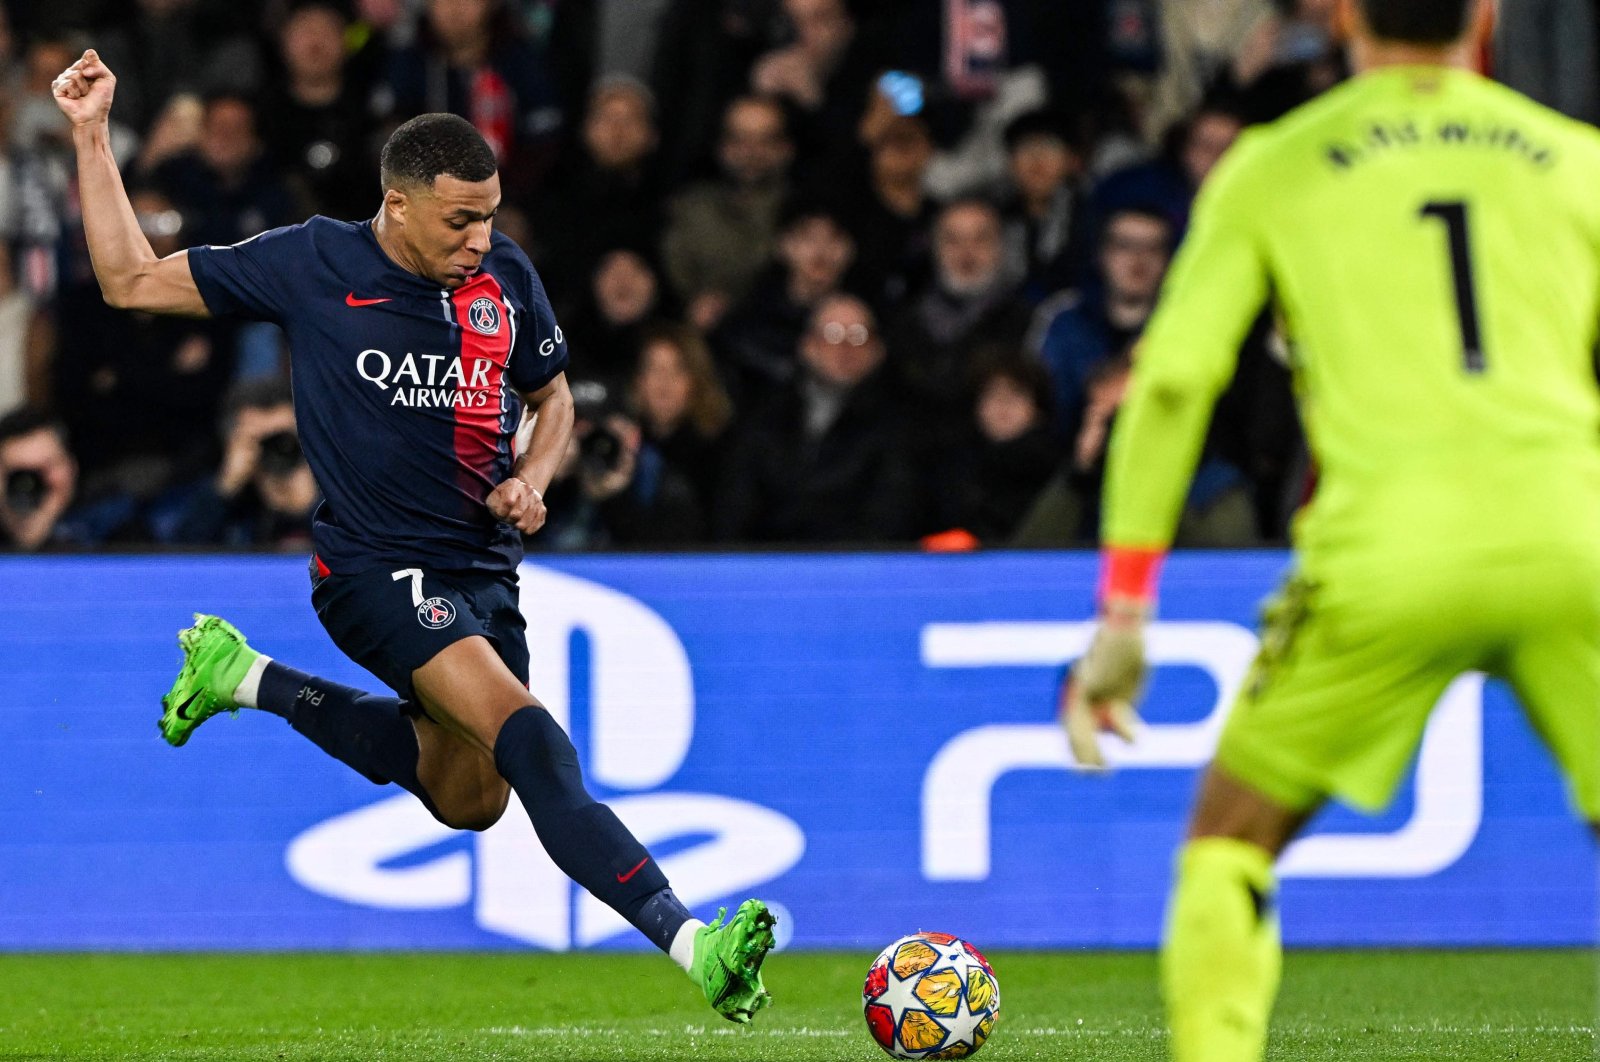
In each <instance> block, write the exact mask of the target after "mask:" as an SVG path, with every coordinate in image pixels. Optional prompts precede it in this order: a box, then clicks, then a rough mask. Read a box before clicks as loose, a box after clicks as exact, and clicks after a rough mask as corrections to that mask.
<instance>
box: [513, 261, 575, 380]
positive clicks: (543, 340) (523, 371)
mask: <svg viewBox="0 0 1600 1062" xmlns="http://www.w3.org/2000/svg"><path fill="white" fill-rule="evenodd" d="M524 267H525V269H526V270H527V275H526V279H525V281H524V284H523V291H522V292H521V295H522V304H523V305H524V306H525V307H527V310H526V313H525V318H524V320H523V321H521V322H520V323H519V326H518V328H517V338H516V341H515V343H514V344H513V345H512V347H511V371H510V376H511V385H512V386H513V387H515V388H516V389H517V390H518V391H519V392H521V393H522V394H525V395H526V394H532V393H533V392H534V391H537V390H539V389H540V388H541V387H543V386H544V385H545V384H547V383H549V382H550V381H551V380H554V379H555V378H556V377H557V376H559V375H561V374H562V373H563V372H565V371H566V370H567V337H566V335H565V334H563V333H562V331H561V326H560V325H559V324H557V323H556V314H555V311H554V310H552V309H551V308H550V296H548V295H546V294H545V291H544V282H543V281H541V280H540V279H539V274H538V273H537V272H535V271H534V268H533V265H532V264H531V263H528V262H527V261H526V260H525V259H524Z"/></svg>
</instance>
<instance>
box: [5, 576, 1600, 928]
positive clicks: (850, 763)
mask: <svg viewBox="0 0 1600 1062" xmlns="http://www.w3.org/2000/svg"><path fill="white" fill-rule="evenodd" d="M1284 564H1285V557H1284V556H1283V555H1281V554H1277V553H1246V554H1222V555H1180V556H1177V557H1174V558H1173V559H1172V561H1171V562H1170V563H1169V566H1168V572H1167V576H1166V579H1165V584H1164V595H1163V602H1162V616H1161V620H1160V622H1159V623H1158V624H1156V625H1155V626H1154V628H1153V629H1152V632H1151V641H1150V649H1151V656H1152V660H1153V662H1154V663H1155V664H1156V668H1155V672H1154V679H1153V682H1152V684H1151V689H1150V694H1149V697H1148V698H1147V702H1146V706H1145V720H1146V727H1145V729H1144V731H1143V733H1142V734H1141V737H1140V740H1139V741H1138V742H1137V743H1136V744H1134V745H1132V746H1129V747H1124V746H1121V745H1120V744H1119V743H1111V744H1109V745H1108V748H1107V751H1108V755H1109V756H1110V758H1111V759H1112V762H1113V764H1114V765H1115V769H1114V770H1113V771H1111V772H1109V773H1106V774H1098V775H1097V774H1085V773H1081V772H1078V771H1075V770H1073V769H1071V767H1070V765H1069V763H1068V758H1067V752H1066V746H1065V741H1064V739H1063V738H1062V735H1061V734H1060V732H1059V730H1058V728H1057V727H1056V725H1055V723H1054V722H1053V713H1054V698H1055V691H1056V686H1057V682H1058V680H1059V677H1060V675H1061V672H1062V668H1063V666H1064V664H1065V663H1066V662H1067V661H1068V660H1070V659H1071V658H1072V657H1073V656H1075V655H1076V654H1077V653H1079V652H1081V651H1082V649H1083V647H1084V645H1085V644H1086V641H1087V637H1088V633H1089V626H1088V624H1087V623H1086V622H1085V621H1086V619H1087V616H1088V613H1089V606H1090V596H1091V588H1092V585H1093V580H1094V577H1095V560H1094V558H1093V557H1091V556H1088V555H1082V554H985V555H971V556H933V557H928V556H916V555H892V556H884V555H838V556H720V557H690V556H684V557H642V556H641V557H614V556H608V557H573V558H561V559H548V560H545V559H541V560H540V561H538V562H537V563H528V564H526V565H524V567H523V571H522V588H523V589H522V607H523V611H524V613H525V614H526V616H527V618H528V621H529V642H530V648H531V649H532V654H533V661H534V664H533V681H532V687H533V690H534V692H535V693H536V694H537V695H538V696H539V697H540V699H541V700H542V701H543V702H544V703H545V704H546V705H547V706H548V707H549V708H550V710H551V711H552V712H553V713H554V714H555V715H556V716H557V717H558V718H560V719H561V720H562V721H563V722H564V723H566V724H567V725H568V727H569V728H570V730H571V732H572V734H573V738H574V742H575V744H576V745H577V747H578V749H579V750H580V753H581V754H582V755H583V757H584V761H585V766H586V769H587V771H588V776H589V779H590V781H591V788H592V789H594V790H595V791H596V792H597V794H601V795H603V798H604V799H606V800H607V801H608V802H609V803H611V805H612V806H613V807H614V808H615V809H616V811H617V813H618V814H619V815H620V816H621V817H622V818H623V819H624V820H625V821H626V822H627V823H628V824H629V825H630V826H631V827H632V828H633V829H634V831H635V832H636V833H637V834H638V835H639V836H640V838H641V839H642V840H644V841H645V843H646V844H648V845H650V846H651V847H652V849H653V851H654V852H655V853H656V855H657V857H658V859H659V860H660V863H661V865H662V867H663V869H664V870H665V871H666V872H667V874H668V876H669V877H670V878H671V879H672V881H673V883H674V887H675V888H676V889H677V891H678V893H679V894H680V895H681V896H683V897H684V898H685V900H686V901H687V902H688V903H689V904H690V905H691V906H692V907H694V908H695V910H696V911H697V912H698V913H702V914H706V915H709V914H710V913H711V912H712V911H713V910H714V908H715V907H716V906H717V905H719V904H724V903H729V902H736V901H737V900H738V899H739V898H740V897H742V896H744V895H749V894H758V895H761V896H763V897H765V898H770V899H771V900H772V901H774V903H775V904H776V905H778V906H780V907H781V909H782V911H783V912H784V918H783V925H784V926H786V927H787V928H788V931H789V932H792V934H793V939H792V943H793V945H794V946H815V947H846V946H849V947H855V946H866V945H871V946H877V945H878V944H881V943H882V942H884V941H887V940H890V939H893V938H894V937H896V936H899V935H901V934H903V933H906V932H910V931H912V930H915V929H919V928H926V929H941V930H947V931H951V932H957V933H960V934H962V935H964V936H969V937H971V938H972V939H974V940H977V941H981V942H982V943H983V945H984V946H986V947H997V948H998V947H1019V946H1050V947H1056V946H1072V947H1149V946H1152V945H1153V944H1154V943H1155V942H1156V940H1157V937H1158V932H1159V927H1160V921H1161V912H1162V906H1163V903H1164V900H1165V893H1166V888H1167V883H1168V879H1169V874H1170V867H1171V860H1172V855H1173V853H1174V850H1175V848H1176V846H1177V844H1178V842H1179V839H1180V837H1181V835H1182V830H1183V823H1184V819H1185V815H1186V811H1187V805H1188V802H1189V799H1190V796H1191V794H1192V791H1193V788H1194V784H1195V779H1196V770H1197V769H1198V767H1199V766H1200V765H1201V764H1203V763H1204V761H1205V760H1206V758H1207V755H1208V753H1209V750H1210V748H1211V747H1212V745H1213V743H1214V741H1215V737H1216V732H1217V728H1218V726H1219V724H1220V723H1221V721H1222V719H1223V716H1224V713H1225V712H1226V708H1227V703H1228V700H1229V698H1230V696H1231V693H1232V691H1233V690H1235V689H1236V688H1237V686H1238V683H1239V681H1240V680H1241V678H1242V676H1243V673H1244V669H1245V667H1246V665H1247V663H1248V661H1249V659H1250V656H1251V654H1252V652H1253V650H1254V647H1255V637H1254V634H1253V633H1252V631H1253V626H1254V616H1255V611H1256V607H1257V603H1258V601H1259V600H1260V598H1261V597H1262V596H1263V595H1264V594H1265V593H1266V592H1268V591H1269V590H1270V589H1271V587H1272V585H1273V584H1274V582H1275V581H1276V580H1277V579H1278V578H1279V576H1280V575H1281V572H1282V569H1283V566H1284ZM0 587H3V588H4V591H5V599H6V601H7V604H8V608H7V610H6V619H5V620H4V621H0V690H3V691H4V708H3V710H0V896H3V897H4V903H3V904H0V948H5V949H78V948H96V949H100V948H110V949H121V948H125V949H155V948H185V949H209V948H344V947H359V948H390V947H393V948H478V947H529V946H532V947H540V948H553V949H564V948H575V947H636V946H639V945H640V941H639V940H638V938H637V937H636V936H635V935H634V934H633V933H631V932H630V931H629V930H628V929H627V927H626V926H625V925H623V924H622V923H621V922H620V920H618V919H617V918H616V916H615V915H614V914H612V913H611V912H610V911H609V910H607V909H605V908H604V907H602V906H600V905H598V904H596V903H595V902H594V901H593V900H591V899H590V898H589V897H587V896H585V895H583V894H582V893H581V892H580V891H579V890H576V889H575V888H574V887H573V886H572V885H571V884H570V883H568V882H567V881H566V880H565V879H564V878H562V876H561V875H560V873H559V871H556V870H555V868H554V867H553V866H552V865H551V864H550V863H549V861H548V860H547V859H546V858H545V857H544V855H543V853H542V852H541V851H540V850H539V847H538V844H537V841H536V840H535V838H534V836H533V832H532V829H531V828H530V827H529V825H528V823H527V820H526V817H525V816H524V815H523V814H522V813H521V811H520V809H519V808H518V807H517V805H516V804H515V802H513V804H512V808H511V810H510V811H509V812H508V813H507V815H506V816H505V818H504V819H503V820H502V821H501V823H500V824H498V825H497V826H495V827H494V828H492V829H490V830H488V831H486V832H484V833H481V834H472V833H456V832H452V831H450V830H448V829H446V828H445V827H443V826H440V825H439V824H438V823H436V822H434V821H433V819H431V818H430V817H429V816H428V814H427V813H426V811H424V810H423V809H422V807H421V806H420V804H418V803H417V802H416V801H415V800H414V799H413V798H411V797H410V796H408V795H407V794H405V793H403V792H401V791H399V790H398V789H397V788H396V787H393V786H387V787H375V786H373V785H371V784H370V783H368V782H366V781H365V780H364V779H362V778H360V777H359V776H357V775H356V774H355V773H354V772H352V771H349V770H347V769H345V768H343V767H341V766H340V765H339V764H337V763H336V762H334V761H332V760H330V759H328V758H327V757H326V756H325V755H324V754H323V753H321V752H320V751H318V750H317V749H316V748H315V747H313V746H312V745H311V744H310V743H309V742H307V741H305V740H304V739H302V738H300V737H299V736H298V735H296V734H295V733H294V732H293V731H292V730H290V729H289V728H288V727H287V726H286V725H285V724H284V723H283V722H282V721H281V720H279V719H276V718H274V717H271V716H269V715H266V714H265V713H256V712H242V713H240V715H239V717H238V718H237V719H227V718H222V719H218V720H215V721H213V722H211V723H208V724H207V725H206V727H205V728H204V729H203V730H202V731H201V732H200V733H198V734H197V735H196V737H195V739H194V740H193V741H191V742H190V743H189V745H187V746H185V747H184V748H182V749H172V748H168V747H167V746H166V745H165V744H164V743H162V741H161V739H160V737H159V735H158V733H157V729H156V725H155V724H156V719H157V716H158V714H159V704H158V698H159V697H160V695H161V693H162V692H163V691H164V690H165V689H166V687H167V685H168V684H169V683H170V681H171V678H172V676H173V674H174V672H175V668H176V666H177V663H178V652H177V649H176V645H175V641H174V638H173V635H174V633H175V632H176V631H177V630H178V628H180V627H181V626H184V625H185V624H186V623H187V622H188V619H189V614H190V612H191V611H195V610H203V611H211V612H217V613H221V614H223V615H225V616H227V617H229V618H230V619H232V620H233V621H234V622H235V623H237V624H238V625H239V626H240V627H241V628H242V629H243V630H244V631H245V632H246V633H247V634H248V635H249V636H250V637H251V640H252V642H253V644H255V645H256V646H257V647H258V648H260V649H262V650H263V651H265V652H267V653H270V654H272V655H273V656H275V657H278V658H280V659H282V660H284V661H286V662H289V663H292V664H294V665H296V666H298V667H300V668H302V669H304V670H307V671H311V672H313V673H317V674H320V675H323V676H325V677H327V678H330V679H334V680H337V681H342V682H346V683H350V684H353V685H359V686H365V687H367V688H376V687H377V683H376V681H375V680H374V679H372V678H371V677H370V676H369V675H366V674H365V673H364V672H362V671H360V670H359V669H358V668H356V667H355V666H354V665H353V664H351V663H350V662H348V661H347V660H345V659H344V658H343V657H342V656H341V655H340V654H339V652H338V651H337V650H336V649H335V648H334V647H333V646H332V644H331V643H330V642H329V641H328V639H327V638H326V636H325V635H324V634H323V632H322V630H321V628H320V626H319V625H318V623H317V620H316V617H315V615H314V614H313V612H312V610H311V607H310V603H309V601H308V586H307V583H306V575H305V567H304V563H303V561H301V560H299V559H295V558H278V557H248V558H239V557H188V556H186V557H159V558H156V557H152V558H115V557H108V558H59V559H58V558H10V559H5V560H0ZM1281 869H1282V872H1283V880H1284V885H1283V901H1282V903H1283V912H1284V926H1285V937H1286V940H1287V941H1288V942H1289V943H1290V944H1291V945H1409V944H1416V945H1524V944H1593V943H1595V942H1596V876H1595V864H1594V854H1593V849H1592V846H1591V844H1590V842H1589V840H1588V838H1587V834H1586V831H1585V830H1584V829H1583V828H1581V826H1580V825H1578V824H1577V823H1576V822H1575V821H1574V820H1573V818H1572V816H1571V815H1570V814H1569V812H1568V810H1567V806H1566V803H1565V798H1564V794H1563V790H1562V785H1561V780H1560V778H1559V776H1558V774H1557V772H1556V771H1555V769H1554V767H1553V766H1552V765H1551V763H1550V762H1549V760H1548V758H1547V757H1546V755H1545V754H1544V752H1543V750H1542V748H1541V747H1540V745H1539V743H1538V741H1537V739H1536V737H1535V736H1534V735H1533V733H1532V732H1531V731H1530V729H1529V728H1528V726H1527V725H1526V723H1525V722H1524V721H1523V719H1522V718H1521V716H1520V714H1519V713H1518V711H1517V709H1516V706H1515V704H1514V702H1513V701H1512V700H1511V698H1510V697H1509V695H1507V694H1506V693H1505V691H1503V690H1501V689H1499V688H1498V687H1497V686H1496V685H1495V684H1493V683H1489V684H1485V683H1484V682H1483V680H1481V679H1479V678H1473V677H1468V678H1464V679H1463V680H1461V681H1460V682H1459V683H1458V684H1457V685H1456V686H1455V687H1453V688H1452V689H1451V691H1450V692H1449V693H1447V694H1446V696H1445V698H1444V699H1443V700H1442V701H1441V704H1440V707H1439V709H1438V710H1437V711H1436V712H1435V716H1434V719H1433V722H1432V723H1431V724H1430V727H1429V730H1428V733H1427V735H1426V738H1425V740H1424V742H1423V747H1422V751H1421V753H1420V756H1419V759H1418V764H1417V768H1416V771H1415V774H1414V777H1413V778H1412V779H1411V780H1410V781H1408V782H1407V784H1406V786H1405V787H1404V789H1403V790H1402V792H1401V793H1400V795H1399V796H1398V797H1397V799H1396V801H1395V803H1394V805H1393V807H1392V808H1391V809H1389V811H1388V812H1386V813H1385V814H1384V815H1382V816H1380V817H1377V818H1373V819H1367V818H1362V817H1358V816H1356V815H1354V814H1352V813H1350V812H1348V811H1344V810H1342V809H1337V808H1335V809H1331V810H1330V811H1328V812H1327V813H1325V814H1323V815H1322V816H1320V817H1319V818H1318V819H1317V821H1316V822H1315V823H1314V824H1313V827H1312V829H1311V831H1310V833H1309V834H1308V836H1307V837H1306V838H1305V839H1303V840H1302V841H1300V842H1299V843H1297V844H1296V845H1295V846H1294V847H1293V848H1291V849H1290V851H1289V852H1288V853H1287V854H1286V856H1285V859H1284V861H1283V864H1282V868H1281Z"/></svg>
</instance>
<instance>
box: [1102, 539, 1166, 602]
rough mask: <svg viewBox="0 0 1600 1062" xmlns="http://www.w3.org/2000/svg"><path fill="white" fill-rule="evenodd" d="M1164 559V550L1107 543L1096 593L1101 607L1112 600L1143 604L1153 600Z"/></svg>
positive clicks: (1103, 552)
mask: <svg viewBox="0 0 1600 1062" xmlns="http://www.w3.org/2000/svg"><path fill="white" fill-rule="evenodd" d="M1166 558H1167V551H1166V550H1164V549H1136V548H1134V547H1130V546H1107V547H1105V548H1104V549H1103V550H1101V551H1100V590H1099V593H1098V594H1097V595H1096V596H1097V598H1098V600H1099V602H1100V605H1101V607H1104V606H1105V604H1106V603H1107V602H1108V601H1111V600H1113V599H1119V600H1123V601H1128V600H1133V601H1138V602H1143V603H1146V604H1148V603H1149V602H1152V601H1154V600H1155V599H1156V584H1157V583H1158V582H1159V581H1160V579H1161V562H1162V561H1164V560H1166Z"/></svg>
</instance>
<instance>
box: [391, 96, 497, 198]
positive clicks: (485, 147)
mask: <svg viewBox="0 0 1600 1062" xmlns="http://www.w3.org/2000/svg"><path fill="white" fill-rule="evenodd" d="M378 168H379V176H380V177H381V178H382V180H383V188H384V190H385V191H388V190H389V189H390V188H405V187H408V186H415V185H422V186H423V187H426V188H432V187H433V182H434V180H435V179H436V178H438V177H454V178H455V179H456V180H458V181H472V182H477V181H487V180H488V179H489V178H490V177H493V176H494V174H495V169H496V166H495V161H494V152H493V151H492V150H491V149H490V147H489V142H488V141H487V140H485V139H483V134H481V133H479V132H478V130H477V129H475V128H473V125H472V123H471V122H469V121H467V120H466V119H465V118H461V117H458V116H457V115H454V114H420V115H418V116H417V117H415V118H413V119H411V120H410V121H409V122H406V123H405V124H404V125H402V126H401V127H400V128H399V129H396V130H395V131H394V134H393V135H392V136H390V137H389V140H388V142H387V143H385V144H384V145H383V154H382V155H381V156H380V157H379V160H378Z"/></svg>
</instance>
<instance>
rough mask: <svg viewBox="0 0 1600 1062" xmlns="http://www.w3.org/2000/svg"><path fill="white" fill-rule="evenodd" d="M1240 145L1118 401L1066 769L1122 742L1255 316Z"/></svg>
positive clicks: (1202, 201) (1261, 282) (1255, 208)
mask: <svg viewBox="0 0 1600 1062" xmlns="http://www.w3.org/2000/svg"><path fill="white" fill-rule="evenodd" d="M1241 149H1243V151H1244V153H1245V154H1248V152H1249V148H1248V146H1246V145H1245V144H1243V143H1241V144H1240V145H1238V146H1236V147H1235V148H1234V149H1233V151H1232V153H1230V156H1229V157H1228V158H1226V159H1224V160H1223V162H1222V163H1221V164H1220V165H1219V166H1218V167H1217V170H1216V172H1214V173H1213V174H1212V175H1211V177H1210V178H1209V179H1208V181H1207V183H1206V186H1205V188H1204V189H1203V190H1202V191H1201V193H1200V197H1199V199H1198V200H1197V201H1196V203H1195V211H1194V217H1193V222H1192V224H1191V227H1190V230H1189V233H1188V235H1187V236H1186V237H1185V238H1184V242H1183V246H1182V247H1180V248H1179V250H1178V255H1177V257H1176V258H1175V259H1174V260H1173V264H1172V270H1171V272H1170V274H1169V275H1168V277H1167V281H1166V284H1165V285H1164V287H1163V288H1162V294H1161V300H1160V302H1159V303H1158V305H1157V307H1156V312H1155V315H1154V316H1153V317H1152V318H1151V320H1150V325H1149V327H1148V328H1147V329H1146V331H1145V334H1144V338H1143V339H1142V340H1141V341H1140V343H1139V346H1138V347H1137V348H1136V350H1135V352H1134V360H1133V378H1132V381H1131V383H1130V385H1129V388H1128V397H1127V399H1126V400H1125V401H1124V403H1123V406H1122V409H1121V411H1120V412H1119V413H1118V414H1117V423H1116V427H1115V429H1114V430H1113V434H1112V439H1111V446H1110V449H1109V451H1108V455H1107V458H1106V486H1105V498H1104V502H1103V505H1102V512H1103V517H1102V521H1101V535H1100V538H1101V546H1102V554H1101V577H1100V590H1099V599H1100V600H1099V607H1100V625H1099V627H1098V629H1097V630H1096V631H1095V635H1094V640H1093V642H1092V643H1091V644H1090V646H1089V650H1088V652H1086V653H1085V654H1084V656H1083V658H1082V659H1081V660H1080V661H1079V662H1078V663H1077V664H1076V665H1075V666H1074V667H1073V670H1072V675H1071V677H1070V679H1069V680H1068V682H1067V685H1066V687H1065V688H1064V689H1063V690H1062V696H1061V703H1060V705H1059V708H1060V714H1061V720H1062V723H1063V724H1064V725H1065V726H1066V729H1067V738H1068V742H1069V744H1070V746H1071V749H1072V754H1073V758H1074V759H1076V760H1077V761H1078V762H1079V763H1082V764H1085V765H1087V766H1092V767H1099V766H1102V765H1103V764H1104V762H1105V760H1104V757H1103V756H1102V754H1101V752H1100V747H1099V733H1100V731H1102V730H1109V731H1112V732H1114V733H1116V734H1118V735H1119V736H1121V737H1122V738H1123V739H1124V740H1128V741H1131V740H1132V739H1133V724H1134V720H1135V718H1136V717H1135V714H1134V706H1135V702H1136V701H1137V700H1138V697H1139V693H1140V690H1141V687H1142V686H1143V683H1144V673H1145V662H1144V624H1145V620H1146V619H1148V618H1149V616H1150V613H1151V611H1152V610H1153V609H1154V607H1155V597H1156V582H1157V577H1158V575H1159V573H1160V570H1161V561H1162V559H1163V558H1164V557H1165V556H1166V553H1167V550H1168V549H1169V548H1170V547H1171V545H1172V539H1173V536H1174V534H1175V532H1176V529H1177V526H1178V518H1179V516H1180V515H1181V514H1182V512H1183V501H1184V498H1185V496H1186V495H1187V494H1188V491H1189V482H1190V480H1191V479H1192V478H1193V477H1194V470H1195V465H1196V463H1197V462H1198V461H1199V458H1200V451H1201V448H1202V447H1203V446H1204V444H1205V438H1206V429H1207V428H1208V427H1209V426H1210V423H1211V412H1212V408H1213V406H1215V404H1216V401H1217V397H1218V396H1219V395H1220V394H1221V393H1222V391H1223V390H1224V389H1225V388H1226V387H1227V385H1228V381H1229V380H1230V379H1232V377H1233V373H1234V369H1235V367H1236V365H1237V363H1238V354H1239V345H1240V343H1242V342H1243V341H1244V337H1245V334H1246V333H1247V332H1248V331H1249V329H1250V325H1251V323H1252V322H1253V321H1254V320H1255V318H1256V316H1257V315H1258V314H1259V313H1260V312H1261V309H1262V307H1263V306H1264V305H1265V304H1266V299H1267V292H1268V283H1267V264H1266V256H1265V250H1264V248H1263V246H1262V245H1261V243H1260V241H1259V234H1258V228H1257V221H1256V219H1257V216H1258V212H1259V210H1260V208H1261V204H1262V202H1263V201H1264V200H1263V199H1262V198H1260V196H1259V193H1256V192H1253V191H1251V190H1250V188H1249V185H1248V180H1249V177H1248V174H1249V173H1250V172H1251V167H1250V164H1249V162H1248V161H1247V159H1245V158H1243V157H1242V156H1241Z"/></svg>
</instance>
